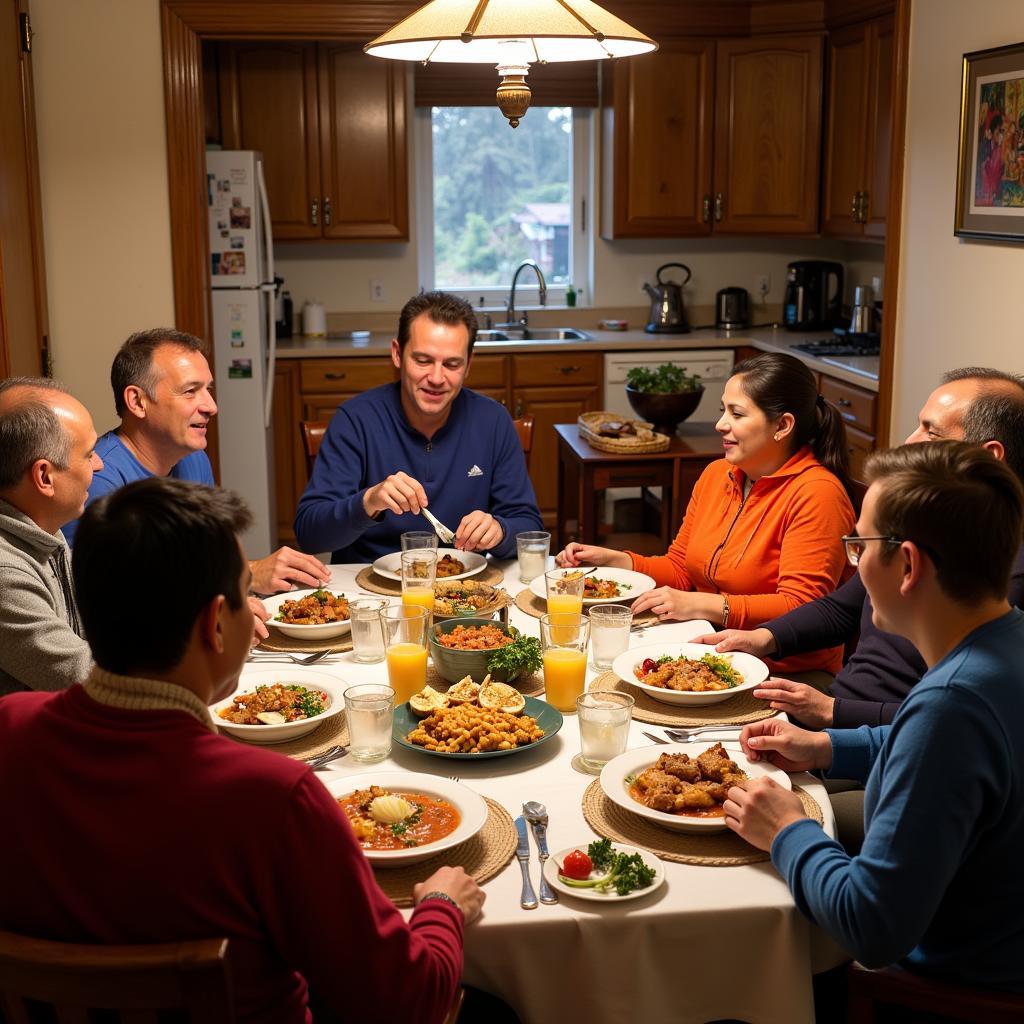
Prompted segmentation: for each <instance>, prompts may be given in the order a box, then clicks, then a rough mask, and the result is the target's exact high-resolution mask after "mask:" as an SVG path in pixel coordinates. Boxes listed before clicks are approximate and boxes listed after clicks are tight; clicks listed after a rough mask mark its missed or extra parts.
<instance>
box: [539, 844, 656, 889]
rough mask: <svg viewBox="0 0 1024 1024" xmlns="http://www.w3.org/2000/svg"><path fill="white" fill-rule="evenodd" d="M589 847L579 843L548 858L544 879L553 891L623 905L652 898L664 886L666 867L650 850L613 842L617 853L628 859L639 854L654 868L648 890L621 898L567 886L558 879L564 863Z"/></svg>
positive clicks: (597, 875)
mask: <svg viewBox="0 0 1024 1024" xmlns="http://www.w3.org/2000/svg"><path fill="white" fill-rule="evenodd" d="M589 845H590V843H579V844H578V845H576V846H567V847H566V848H565V849H564V850H560V851H559V852H558V853H556V854H555V855H554V856H553V857H548V859H547V860H546V861H545V862H544V877H545V878H546V879H547V882H548V885H550V886H551V888H552V889H555V890H556V891H557V892H560V893H564V894H565V895H566V896H575V897H576V899H579V900H596V901H597V902H598V903H621V902H622V901H623V900H635V899H639V898H640V897H641V896H650V894H651V893H652V892H654V891H655V890H656V889H658V888H659V887H660V886H661V885H663V884H664V882H665V865H664V864H662V862H661V860H660V859H659V858H658V857H655V856H654V854H653V853H651V851H650V850H641V849H640V848H639V847H638V846H627V845H626V844H625V843H617V842H612V847H613V848H614V849H615V850H616V851H617V852H621V853H624V854H626V856H627V857H628V856H631V855H632V854H634V853H639V854H640V856H641V857H643V859H644V863H645V864H647V866H648V867H652V868H654V881H653V882H651V884H650V885H649V886H647V888H646V889H634V890H633V891H632V892H627V893H626V895H625V896H620V895H619V894H618V893H617V892H615V891H614V890H612V891H611V892H598V891H597V890H596V889H576V888H574V887H573V886H571V885H566V884H565V882H563V881H562V880H561V879H560V878H559V877H558V870H559V868H560V867H561V866H562V861H563V860H565V858H566V856H567V855H568V854H570V853H572V851H573V850H581V851H582V852H583V853H586V852H587V847H588V846H589ZM601 874H602V872H599V871H594V872H591V875H590V877H591V878H600V877H601Z"/></svg>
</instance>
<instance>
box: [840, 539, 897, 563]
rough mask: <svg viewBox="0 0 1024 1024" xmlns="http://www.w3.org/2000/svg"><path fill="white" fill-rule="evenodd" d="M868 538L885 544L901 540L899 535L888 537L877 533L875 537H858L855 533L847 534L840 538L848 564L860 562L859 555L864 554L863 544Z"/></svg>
mask: <svg viewBox="0 0 1024 1024" xmlns="http://www.w3.org/2000/svg"><path fill="white" fill-rule="evenodd" d="M869 540H880V541H884V542H885V543H886V544H902V543H903V541H901V540H900V539H899V537H888V536H884V535H879V536H875V537H859V536H857V534H855V533H853V534H849V535H847V536H845V537H843V538H842V541H843V547H845V548H846V557H847V560H848V561H849V563H850V565H857V564H858V563H859V562H860V559H861V555H863V554H864V545H865V544H866V543H867V542H868V541H869Z"/></svg>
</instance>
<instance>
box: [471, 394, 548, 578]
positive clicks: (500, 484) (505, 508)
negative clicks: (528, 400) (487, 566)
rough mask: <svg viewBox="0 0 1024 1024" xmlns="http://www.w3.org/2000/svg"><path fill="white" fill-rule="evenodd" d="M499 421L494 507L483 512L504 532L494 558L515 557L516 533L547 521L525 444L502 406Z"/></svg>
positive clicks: (493, 484) (493, 491)
mask: <svg viewBox="0 0 1024 1024" xmlns="http://www.w3.org/2000/svg"><path fill="white" fill-rule="evenodd" d="M496 422H497V424H498V426H497V431H498V437H497V443H496V446H495V447H496V450H497V459H496V461H495V466H496V467H500V468H499V469H497V471H496V472H495V474H494V476H493V478H492V482H491V507H490V508H489V509H485V510H484V511H485V512H490V513H491V515H492V516H494V518H495V519H497V520H498V522H499V523H501V526H502V529H503V530H504V531H505V534H504V536H503V537H502V539H501V540H500V541H499V542H498V544H496V545H495V546H494V547H493V548H491V554H492V555H494V557H495V558H515V557H516V553H517V551H516V534H517V533H525V532H526V531H528V530H543V529H544V523H543V521H542V520H541V517H540V510H539V509H538V508H537V498H536V496H535V495H534V493H533V484H531V483H530V477H529V474H528V473H527V471H526V456H525V455H524V454H523V446H522V445H521V444H520V442H519V436H518V435H517V434H516V430H515V427H514V426H513V424H512V420H511V418H510V417H509V416H508V414H507V413H506V412H505V411H504V410H503V409H499V414H498V417H497V420H496Z"/></svg>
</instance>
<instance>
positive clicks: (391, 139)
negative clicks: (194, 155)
mask: <svg viewBox="0 0 1024 1024" xmlns="http://www.w3.org/2000/svg"><path fill="white" fill-rule="evenodd" d="M217 51H218V65H219V68H218V74H219V80H220V88H219V97H220V121H221V143H222V145H223V146H224V147H225V148H226V149H256V150H259V151H260V152H262V153H263V156H264V166H265V172H266V177H267V193H268V196H269V198H270V210H271V220H272V222H273V225H274V238H275V239H276V240H278V241H290V240H316V239H326V240H334V241H346V240H348V241H405V240H407V239H408V237H409V212H408V211H409V204H408V169H407V166H408V161H407V148H406V147H407V124H406V98H405V69H404V67H403V66H401V65H399V64H397V63H396V62H393V61H367V60H366V59H365V56H364V55H363V53H362V50H361V49H360V48H359V47H358V46H355V45H353V44H351V43H311V42H280V41H267V42H222V43H219V44H217ZM207 117H208V119H209V114H208V115H207Z"/></svg>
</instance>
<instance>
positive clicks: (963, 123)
mask: <svg viewBox="0 0 1024 1024" xmlns="http://www.w3.org/2000/svg"><path fill="white" fill-rule="evenodd" d="M954 233H955V234H957V235H964V236H966V237H968V238H998V239H1005V240H1007V241H1013V242H1024V43H1015V44H1014V45H1013V46H1001V47H999V48H998V49H994V50H978V51H976V52H975V53H965V54H964V64H963V83H962V87H961V97H960V157H959V160H958V162H957V182H956V223H955V226H954Z"/></svg>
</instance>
